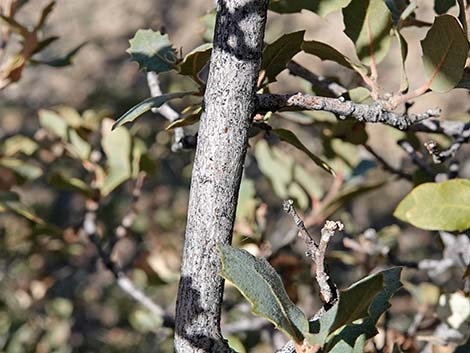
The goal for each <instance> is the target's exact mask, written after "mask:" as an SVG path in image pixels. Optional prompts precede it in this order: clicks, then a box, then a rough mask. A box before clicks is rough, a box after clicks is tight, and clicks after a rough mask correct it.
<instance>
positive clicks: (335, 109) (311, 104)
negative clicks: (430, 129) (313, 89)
mask: <svg viewBox="0 0 470 353" xmlns="http://www.w3.org/2000/svg"><path fill="white" fill-rule="evenodd" d="M288 107H291V108H299V109H302V110H321V111H327V112H331V113H334V114H337V115H338V116H339V117H340V119H345V118H347V117H351V118H355V119H356V120H357V121H362V122H369V123H384V124H386V125H390V126H393V127H395V128H398V129H400V130H406V129H408V128H409V127H410V126H412V125H413V124H415V123H417V122H420V121H423V120H425V119H429V118H433V117H437V116H439V114H440V110H439V109H429V110H428V111H426V112H424V113H422V114H399V113H394V112H391V111H388V110H386V109H385V108H384V107H383V106H382V105H381V104H380V103H377V102H376V103H374V104H372V105H367V104H358V103H354V102H352V101H345V100H344V99H342V98H330V97H319V96H311V95H307V94H302V93H300V92H299V93H296V94H258V111H277V110H280V109H283V108H288Z"/></svg>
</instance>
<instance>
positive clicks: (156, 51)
mask: <svg viewBox="0 0 470 353" xmlns="http://www.w3.org/2000/svg"><path fill="white" fill-rule="evenodd" d="M129 43H130V47H129V49H127V52H128V53H129V54H130V55H131V56H132V59H133V60H134V61H136V62H137V63H138V64H139V66H140V68H141V69H143V70H146V71H154V72H156V73H160V72H167V71H171V70H173V69H174V68H175V66H176V62H177V58H176V51H175V49H174V48H173V46H172V44H171V42H170V40H169V38H168V35H167V34H161V33H160V32H154V31H152V30H151V29H139V30H138V31H137V32H136V34H135V36H134V38H132V39H131V40H130V41H129Z"/></svg>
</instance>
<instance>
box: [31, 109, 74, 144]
mask: <svg viewBox="0 0 470 353" xmlns="http://www.w3.org/2000/svg"><path fill="white" fill-rule="evenodd" d="M38 115H39V124H40V125H41V126H42V127H43V128H44V129H46V130H47V131H49V132H52V133H53V134H54V135H56V136H58V137H60V138H61V139H62V140H64V141H67V129H68V123H67V121H66V120H65V119H64V118H62V117H61V116H60V115H59V114H57V113H56V112H53V111H52V110H45V109H41V110H40V111H39V113H38Z"/></svg>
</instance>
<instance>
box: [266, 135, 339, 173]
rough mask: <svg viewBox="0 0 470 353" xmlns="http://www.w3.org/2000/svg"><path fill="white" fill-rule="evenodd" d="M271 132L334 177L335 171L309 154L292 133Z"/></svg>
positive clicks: (318, 158)
mask: <svg viewBox="0 0 470 353" xmlns="http://www.w3.org/2000/svg"><path fill="white" fill-rule="evenodd" d="M272 132H273V133H275V134H276V135H277V136H278V137H279V138H280V139H281V140H282V141H284V142H287V143H289V144H291V145H292V146H294V147H296V148H298V149H299V150H301V151H302V152H304V153H306V154H307V156H309V157H310V159H311V160H312V161H314V162H315V164H316V165H318V166H319V167H321V168H322V169H324V170H326V171H327V172H328V173H330V174H332V175H333V176H334V175H335V171H334V170H333V168H331V167H330V166H329V165H328V163H326V162H325V161H323V160H322V159H321V158H320V157H317V156H316V155H314V154H313V153H312V152H310V150H309V149H308V148H307V147H305V145H304V144H303V143H302V142H300V140H299V138H298V137H297V136H296V135H295V134H294V133H293V132H292V131H289V130H285V129H273V130H272Z"/></svg>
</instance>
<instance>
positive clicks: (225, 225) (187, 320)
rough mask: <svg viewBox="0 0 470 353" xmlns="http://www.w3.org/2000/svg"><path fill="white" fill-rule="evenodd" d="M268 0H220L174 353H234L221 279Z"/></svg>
mask: <svg viewBox="0 0 470 353" xmlns="http://www.w3.org/2000/svg"><path fill="white" fill-rule="evenodd" d="M267 5H268V0H219V1H218V6H217V18H216V25H215V34H214V49H213V51H212V56H211V61H210V70H209V78H208V82H207V88H206V92H205V96H204V104H203V106H204V113H203V115H202V117H201V124H200V128H199V134H198V143H197V150H196V158H195V161H194V167H193V175H192V180H191V194H190V200H189V210H188V220H187V226H186V234H185V244H184V252H183V258H182V267H181V279H180V285H179V291H178V298H177V303H176V317H175V321H176V333H175V351H176V352H178V353H189V352H191V353H195V352H197V353H202V352H229V351H230V349H229V348H228V346H227V344H226V343H225V341H224V340H223V338H222V335H221V331H220V311H221V304H222V295H223V279H222V278H221V277H220V276H219V270H220V259H219V254H218V252H217V250H216V245H217V244H218V243H221V244H229V243H230V242H231V238H232V230H233V223H234V219H235V211H236V207H237V201H238V191H239V187H240V180H241V176H242V172H243V164H244V160H245V154H246V149H247V140H248V129H249V127H250V123H251V119H252V116H253V114H254V110H255V93H256V81H257V79H258V75H259V67H260V61H261V52H262V47H263V37H264V27H265V23H266V12H267Z"/></svg>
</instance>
